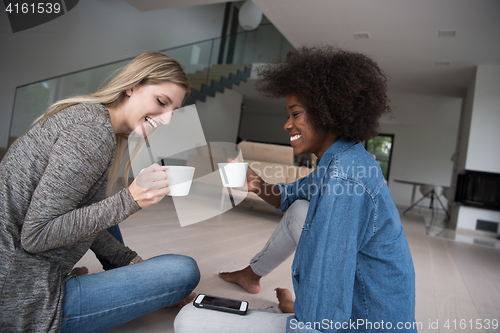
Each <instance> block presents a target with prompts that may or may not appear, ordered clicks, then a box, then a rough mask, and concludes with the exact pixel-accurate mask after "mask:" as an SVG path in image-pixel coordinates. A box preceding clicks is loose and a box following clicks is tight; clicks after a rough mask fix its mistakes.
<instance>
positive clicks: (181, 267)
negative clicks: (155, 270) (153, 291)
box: [148, 254, 201, 289]
mask: <svg viewBox="0 0 500 333" xmlns="http://www.w3.org/2000/svg"><path fill="white" fill-rule="evenodd" d="M148 260H152V261H153V262H154V263H155V264H158V265H160V270H162V271H163V272H165V273H170V274H172V275H175V276H176V277H177V278H178V279H179V280H181V281H185V282H186V284H188V285H191V286H192V287H193V289H194V288H195V287H196V286H197V285H198V283H199V282H200V277H201V274H200V269H199V268H198V264H197V263H196V260H194V259H193V258H191V257H188V256H184V255H179V254H164V255H160V256H157V257H153V258H151V259H148Z"/></svg>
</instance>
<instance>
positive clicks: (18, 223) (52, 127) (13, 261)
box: [0, 52, 200, 332]
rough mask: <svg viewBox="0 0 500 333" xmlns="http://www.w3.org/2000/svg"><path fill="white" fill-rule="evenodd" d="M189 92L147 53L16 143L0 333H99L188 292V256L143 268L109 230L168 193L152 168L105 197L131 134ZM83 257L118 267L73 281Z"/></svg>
mask: <svg viewBox="0 0 500 333" xmlns="http://www.w3.org/2000/svg"><path fill="white" fill-rule="evenodd" d="M188 91H189V85H188V82H187V77H186V74H185V73H184V71H183V70H182V68H181V66H180V64H179V63H178V62H177V61H175V60H174V59H172V58H170V57H168V56H166V55H164V54H162V53H159V52H147V53H144V54H142V55H140V56H138V57H137V58H135V59H134V60H132V61H131V62H130V63H129V64H128V65H127V66H126V67H124V68H123V69H122V70H121V72H120V73H118V75H117V76H116V77H115V78H114V79H113V80H112V81H111V82H110V83H109V84H107V85H106V86H105V87H104V88H102V89H100V90H99V91H98V92H96V93H94V94H92V95H89V96H80V97H75V98H70V99H66V100H62V101H60V102H57V103H56V104H54V105H52V106H51V107H50V108H49V109H48V110H47V111H46V112H45V114H44V115H42V116H41V117H40V118H39V119H37V120H36V121H35V123H34V124H33V125H32V126H31V127H30V129H29V130H28V131H27V132H26V133H25V134H23V135H22V136H21V137H19V138H18V139H17V140H16V141H15V142H14V143H13V144H12V146H11V147H10V148H9V150H8V152H7V154H6V155H5V157H4V158H3V160H2V162H1V164H0V294H1V297H0V327H1V328H2V331H14V332H25V331H36V332H59V331H62V332H104V331H107V330H110V329H112V328H113V327H116V326H118V325H121V324H123V323H125V322H127V321H129V320H132V319H134V318H136V317H139V316H141V315H144V314H146V313H149V312H151V311H155V310H158V309H160V308H162V307H166V306H169V305H172V304H174V303H177V302H180V301H182V300H184V299H185V298H186V297H188V296H189V295H190V294H191V292H192V291H193V289H194V288H195V287H196V285H197V284H198V282H199V278H200V273H199V270H198V266H197V264H196V262H195V261H194V260H193V259H191V258H189V257H185V256H179V255H162V256H158V257H154V258H151V259H148V260H144V261H143V260H142V259H141V258H140V256H138V254H137V253H136V252H134V251H132V250H131V249H129V248H127V247H125V246H124V245H123V244H121V243H120V242H119V241H118V240H116V238H114V237H112V236H111V235H110V234H109V232H107V231H106V229H107V228H109V227H111V226H114V225H117V224H118V223H120V222H122V221H123V220H125V219H126V218H127V217H128V216H130V215H131V214H133V213H135V212H137V211H139V210H140V209H141V208H145V207H148V206H151V205H154V204H156V203H158V202H159V201H160V200H161V199H162V198H163V197H164V196H165V195H166V194H168V193H169V191H170V189H169V186H168V185H169V184H168V179H167V177H166V174H165V172H163V169H162V167H161V166H159V165H157V164H153V165H151V166H150V167H148V168H146V169H144V170H142V171H141V173H140V174H139V175H138V176H137V177H136V179H134V181H133V182H132V184H131V185H130V186H128V187H126V188H124V189H123V190H121V191H120V192H118V193H116V194H114V195H111V196H109V197H106V189H107V188H110V187H111V186H112V185H113V183H115V182H116V180H117V177H118V174H119V172H120V169H121V165H120V164H121V161H122V159H123V154H124V149H125V144H124V142H125V141H126V139H127V135H128V133H130V132H131V131H134V130H136V129H137V128H139V129H140V130H139V131H140V133H143V131H145V132H146V133H147V132H148V131H151V130H152V129H153V128H155V127H157V126H158V125H160V124H162V123H163V124H167V123H168V122H169V121H170V117H171V114H172V111H173V110H174V109H176V108H179V107H180V106H181V103H182V101H183V100H184V99H185V98H186V97H187V95H188ZM140 133H139V134H140ZM128 168H129V166H127V169H128ZM125 174H128V172H125ZM88 249H92V250H93V251H94V252H95V253H96V255H97V256H98V257H100V258H103V259H106V260H107V261H109V262H110V263H111V264H112V265H113V266H115V267H118V268H116V269H112V270H108V271H105V272H101V273H97V274H91V275H81V276H71V275H70V272H71V270H72V268H73V266H74V265H75V263H76V262H78V260H79V259H80V258H81V257H82V256H83V255H84V254H85V253H86V252H87V250H88ZM131 264H135V265H131Z"/></svg>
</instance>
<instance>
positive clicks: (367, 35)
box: [354, 32, 370, 39]
mask: <svg viewBox="0 0 500 333" xmlns="http://www.w3.org/2000/svg"><path fill="white" fill-rule="evenodd" d="M354 39H370V33H368V32H355V33H354Z"/></svg>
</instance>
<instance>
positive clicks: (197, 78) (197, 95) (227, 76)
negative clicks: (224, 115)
mask: <svg viewBox="0 0 500 333" xmlns="http://www.w3.org/2000/svg"><path fill="white" fill-rule="evenodd" d="M250 68H251V65H233V64H230V65H214V66H212V67H211V68H210V69H205V70H201V71H196V72H195V73H192V74H188V75H187V76H188V81H189V85H190V86H191V88H192V91H191V95H190V96H189V98H188V99H187V100H186V101H185V105H189V104H192V103H195V102H196V101H202V102H205V100H206V96H211V97H215V94H216V93H217V92H221V93H222V92H224V89H225V88H229V89H231V88H232V87H233V84H236V85H240V82H241V81H244V82H246V81H247V78H248V77H250ZM207 75H208V77H207Z"/></svg>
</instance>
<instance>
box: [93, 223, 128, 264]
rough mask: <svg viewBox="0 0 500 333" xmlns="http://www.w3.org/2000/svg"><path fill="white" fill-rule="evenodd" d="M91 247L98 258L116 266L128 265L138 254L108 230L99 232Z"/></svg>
mask: <svg viewBox="0 0 500 333" xmlns="http://www.w3.org/2000/svg"><path fill="white" fill-rule="evenodd" d="M90 249H91V250H92V251H93V252H94V253H95V255H96V256H97V257H98V258H100V259H105V260H107V261H109V262H110V263H111V264H112V265H113V266H115V267H123V266H127V265H128V264H129V263H130V262H131V261H132V259H134V258H135V257H136V256H137V253H136V252H135V251H132V250H131V249H130V248H128V247H127V246H125V245H123V244H122V243H120V242H119V241H118V240H117V239H116V238H114V237H113V236H112V235H111V234H110V233H109V232H108V231H107V230H102V231H100V232H99V233H97V236H96V238H95V240H94V243H93V244H92V246H91V247H90Z"/></svg>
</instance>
